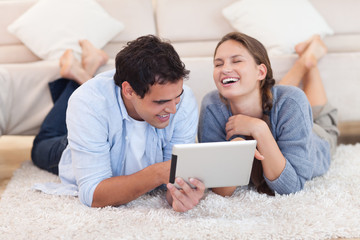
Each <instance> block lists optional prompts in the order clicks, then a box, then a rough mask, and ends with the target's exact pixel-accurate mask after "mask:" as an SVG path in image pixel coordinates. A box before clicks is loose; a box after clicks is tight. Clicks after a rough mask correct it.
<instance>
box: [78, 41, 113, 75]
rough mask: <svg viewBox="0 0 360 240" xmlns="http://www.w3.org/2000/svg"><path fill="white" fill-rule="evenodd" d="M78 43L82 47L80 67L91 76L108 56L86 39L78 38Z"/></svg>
mask: <svg viewBox="0 0 360 240" xmlns="http://www.w3.org/2000/svg"><path fill="white" fill-rule="evenodd" d="M79 44H80V46H81V48H82V56H81V64H82V67H83V68H84V69H85V71H86V72H87V73H88V74H89V75H90V76H92V77H93V76H94V75H95V73H96V71H97V70H98V68H99V67H100V66H102V65H104V64H105V63H106V62H107V61H108V59H109V57H108V55H107V54H106V53H105V52H104V51H102V50H100V49H97V48H96V47H95V46H94V45H92V43H91V42H90V41H88V40H80V41H79Z"/></svg>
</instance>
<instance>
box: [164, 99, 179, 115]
mask: <svg viewBox="0 0 360 240" xmlns="http://www.w3.org/2000/svg"><path fill="white" fill-rule="evenodd" d="M177 104H178V101H176V100H171V101H169V102H168V103H167V105H166V108H165V111H166V112H168V113H172V114H174V113H176V105H177Z"/></svg>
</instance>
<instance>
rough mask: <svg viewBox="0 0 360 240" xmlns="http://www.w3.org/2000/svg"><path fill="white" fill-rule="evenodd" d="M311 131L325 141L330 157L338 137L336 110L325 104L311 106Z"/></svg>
mask: <svg viewBox="0 0 360 240" xmlns="http://www.w3.org/2000/svg"><path fill="white" fill-rule="evenodd" d="M312 112H313V119H314V126H313V131H314V132H315V133H316V135H318V136H319V137H320V138H322V139H325V140H326V141H328V142H329V144H330V151H331V155H333V154H334V152H335V150H336V146H337V139H338V136H339V134H340V133H339V129H338V127H337V121H338V119H337V109H336V108H334V107H333V106H331V104H329V103H326V104H325V105H324V106H313V107H312Z"/></svg>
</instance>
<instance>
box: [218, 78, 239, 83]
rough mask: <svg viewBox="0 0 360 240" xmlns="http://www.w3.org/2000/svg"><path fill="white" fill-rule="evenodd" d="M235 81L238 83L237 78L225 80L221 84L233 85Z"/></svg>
mask: <svg viewBox="0 0 360 240" xmlns="http://www.w3.org/2000/svg"><path fill="white" fill-rule="evenodd" d="M237 81H239V79H238V78H225V79H223V80H222V81H221V82H222V83H223V84H229V83H234V82H237Z"/></svg>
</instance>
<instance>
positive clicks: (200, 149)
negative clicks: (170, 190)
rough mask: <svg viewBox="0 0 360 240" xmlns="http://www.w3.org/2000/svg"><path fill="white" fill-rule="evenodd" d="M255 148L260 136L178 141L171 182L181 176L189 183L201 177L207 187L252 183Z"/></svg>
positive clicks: (172, 161) (172, 164)
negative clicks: (209, 140)
mask: <svg viewBox="0 0 360 240" xmlns="http://www.w3.org/2000/svg"><path fill="white" fill-rule="evenodd" d="M255 149H256V140H246V141H230V142H211V143H191V144H175V145H174V146H173V150H172V159H171V169H170V183H174V182H175V178H177V177H181V178H183V179H184V180H185V181H186V182H187V183H188V184H190V183H189V178H197V179H199V180H200V181H202V182H203V183H204V184H205V187H206V188H213V187H228V186H243V185H248V184H249V181H250V174H251V169H252V164H253V161H254V154H255ZM174 185H175V186H176V187H178V188H179V186H178V185H177V184H176V183H174ZM190 186H192V187H194V186H193V185H192V184H190Z"/></svg>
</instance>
